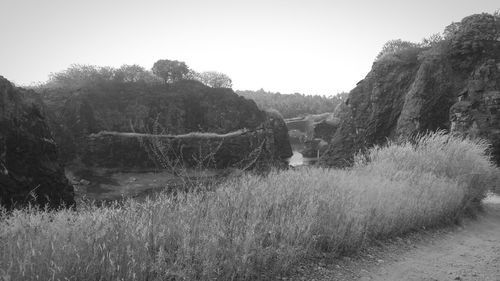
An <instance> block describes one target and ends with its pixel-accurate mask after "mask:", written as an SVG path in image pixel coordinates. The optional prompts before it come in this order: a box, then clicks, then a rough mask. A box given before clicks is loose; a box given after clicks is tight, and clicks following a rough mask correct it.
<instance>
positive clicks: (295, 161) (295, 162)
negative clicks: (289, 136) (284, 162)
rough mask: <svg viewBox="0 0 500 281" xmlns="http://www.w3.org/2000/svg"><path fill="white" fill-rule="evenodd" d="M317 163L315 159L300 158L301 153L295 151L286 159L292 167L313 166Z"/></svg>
mask: <svg viewBox="0 0 500 281" xmlns="http://www.w3.org/2000/svg"><path fill="white" fill-rule="evenodd" d="M317 161H318V159H317V158H308V157H304V156H302V153H300V152H299V151H297V150H294V151H293V155H292V157H290V158H288V164H289V165H290V166H294V167H296V166H302V165H314V164H316V162H317Z"/></svg>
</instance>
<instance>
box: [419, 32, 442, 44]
mask: <svg viewBox="0 0 500 281" xmlns="http://www.w3.org/2000/svg"><path fill="white" fill-rule="evenodd" d="M441 41H443V36H441V34H439V33H435V34H432V35H431V36H429V37H427V38H424V39H423V40H422V43H421V44H420V46H421V47H434V46H436V44H438V43H439V42H441Z"/></svg>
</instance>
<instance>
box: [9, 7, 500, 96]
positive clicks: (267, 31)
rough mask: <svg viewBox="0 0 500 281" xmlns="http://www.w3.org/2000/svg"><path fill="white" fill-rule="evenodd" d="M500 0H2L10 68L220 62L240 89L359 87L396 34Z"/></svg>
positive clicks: (429, 28)
mask: <svg viewBox="0 0 500 281" xmlns="http://www.w3.org/2000/svg"><path fill="white" fill-rule="evenodd" d="M499 8H500V1H498V0H444V1H441V0H419V1H417V0H413V1H405V0H377V1H368V0H367V1H356V0H343V1H337V0H301V1H299V0H288V1H280V0H246V1H239V0H203V1H202V0H198V1H194V0H163V1H160V0H158V1H155V0H116V1H112V0H78V1H73V0H0V27H1V29H0V30H1V31H2V32H1V33H0V38H1V39H0V75H2V76H4V77H6V78H7V79H9V80H11V81H14V82H15V83H17V84H30V83H31V82H36V81H45V80H46V79H47V77H48V74H49V73H51V72H57V71H60V70H63V69H65V68H67V67H68V66H69V65H70V64H72V63H80V64H94V65H101V66H105V65H106V66H115V67H118V66H120V65H122V64H139V65H142V66H144V67H146V68H148V69H149V68H151V67H152V65H153V63H154V62H155V61H156V60H158V59H171V60H181V61H185V62H186V63H187V65H188V66H190V67H191V68H192V69H194V70H197V71H205V70H217V71H221V72H224V73H226V74H228V75H229V76H230V77H231V78H232V79H233V88H234V89H240V90H243V89H249V90H257V89H260V88H264V89H265V90H267V91H279V92H281V93H294V92H300V93H305V94H322V95H330V94H335V93H337V92H340V91H349V90H351V89H352V88H353V87H354V86H355V84H356V83H357V82H358V81H359V80H361V79H362V78H363V77H364V76H365V75H366V74H367V73H368V71H369V70H370V68H371V65H372V62H373V60H374V58H375V56H376V55H377V53H378V52H379V51H380V49H381V48H382V45H383V44H384V43H385V42H386V41H388V40H391V39H398V38H401V39H404V40H409V41H420V40H421V39H422V38H424V37H426V36H428V35H431V34H433V33H437V32H441V31H443V29H444V27H445V26H447V25H448V24H450V23H451V22H453V21H459V20H461V19H462V18H463V17H465V16H468V15H471V14H474V13H480V12H489V13H492V12H494V11H495V10H497V9H499Z"/></svg>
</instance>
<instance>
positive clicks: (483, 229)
mask: <svg viewBox="0 0 500 281" xmlns="http://www.w3.org/2000/svg"><path fill="white" fill-rule="evenodd" d="M485 209H486V212H485V214H484V215H481V216H480V217H479V218H478V220H476V221H467V222H466V223H465V224H464V226H463V227H462V228H461V229H459V230H458V231H456V232H451V233H448V234H445V235H443V236H442V237H438V238H436V239H434V241H432V242H431V243H429V244H428V245H418V246H417V248H416V249H415V250H414V251H410V252H408V253H406V254H404V255H402V256H401V258H400V260H399V261H395V262H392V263H388V264H384V265H383V266H380V267H379V268H377V269H375V270H374V271H373V272H370V273H369V274H366V275H365V276H363V277H361V278H360V280H394V281H395V280H484V281H486V280H488V281H490V280H491V281H500V204H498V202H496V200H491V201H490V202H488V203H486V204H485Z"/></svg>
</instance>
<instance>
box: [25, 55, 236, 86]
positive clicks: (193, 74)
mask: <svg viewBox="0 0 500 281" xmlns="http://www.w3.org/2000/svg"><path fill="white" fill-rule="evenodd" d="M180 80H197V81H200V82H201V83H203V84H205V85H207V86H209V87H213V88H231V87H232V81H231V78H229V76H227V75H226V74H224V73H221V72H217V71H204V72H197V71H195V70H193V69H190V68H189V67H188V66H187V65H186V63H185V62H182V61H177V60H167V59H161V60H158V61H156V62H155V63H154V65H153V67H152V68H151V69H150V70H148V69H146V68H144V67H142V66H140V65H137V64H133V65H128V64H124V65H122V66H121V67H119V68H114V67H110V66H96V65H86V64H72V65H70V66H69V67H68V68H67V69H65V70H62V71H60V72H55V73H51V74H50V75H49V79H48V80H47V81H46V82H44V83H40V84H38V85H36V86H35V87H36V88H45V89H46V88H49V89H50V88H64V89H79V88H82V87H89V86H95V85H100V84H109V83H146V84H169V83H174V82H176V81H180Z"/></svg>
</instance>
